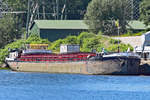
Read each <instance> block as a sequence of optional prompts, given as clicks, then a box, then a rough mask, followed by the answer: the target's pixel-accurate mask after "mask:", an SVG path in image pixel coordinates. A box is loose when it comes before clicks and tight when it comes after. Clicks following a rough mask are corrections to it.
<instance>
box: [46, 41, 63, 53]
mask: <svg viewBox="0 0 150 100" xmlns="http://www.w3.org/2000/svg"><path fill="white" fill-rule="evenodd" d="M63 43H64V40H62V39H59V40H56V41H54V42H53V43H52V45H51V46H50V47H49V48H48V49H50V50H53V51H55V52H58V51H59V50H60V48H59V47H60V45H61V44H63Z"/></svg>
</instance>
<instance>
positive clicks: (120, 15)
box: [84, 0, 130, 35]
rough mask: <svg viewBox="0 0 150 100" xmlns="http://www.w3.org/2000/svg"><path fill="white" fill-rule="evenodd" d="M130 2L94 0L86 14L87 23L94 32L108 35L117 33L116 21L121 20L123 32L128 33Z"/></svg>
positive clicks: (123, 0) (122, 0)
mask: <svg viewBox="0 0 150 100" xmlns="http://www.w3.org/2000/svg"><path fill="white" fill-rule="evenodd" d="M127 6H128V0H92V1H91V2H90V3H89V5H88V7H87V12H86V14H85V17H84V19H85V23H86V24H87V25H88V26H89V27H90V28H91V29H92V31H93V32H95V33H98V32H99V31H101V32H103V33H104V34H106V35H112V34H113V33H117V32H116V31H117V27H116V26H115V22H114V20H119V24H120V30H121V32H123V33H124V32H125V31H126V25H127V21H128V19H129V15H130V13H129V12H130V9H127Z"/></svg>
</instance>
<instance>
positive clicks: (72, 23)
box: [34, 20, 88, 29]
mask: <svg viewBox="0 0 150 100" xmlns="http://www.w3.org/2000/svg"><path fill="white" fill-rule="evenodd" d="M34 22H35V24H37V26H38V28H39V29H88V26H87V25H86V24H85V23H84V22H83V20H35V21H34Z"/></svg>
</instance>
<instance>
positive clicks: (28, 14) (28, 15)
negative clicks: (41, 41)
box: [26, 0, 31, 39]
mask: <svg viewBox="0 0 150 100" xmlns="http://www.w3.org/2000/svg"><path fill="white" fill-rule="evenodd" d="M30 2H31V1H30V0H28V13H27V22H26V39H27V38H28V36H29V17H30Z"/></svg>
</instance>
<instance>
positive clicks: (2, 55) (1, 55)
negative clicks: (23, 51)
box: [0, 34, 51, 63]
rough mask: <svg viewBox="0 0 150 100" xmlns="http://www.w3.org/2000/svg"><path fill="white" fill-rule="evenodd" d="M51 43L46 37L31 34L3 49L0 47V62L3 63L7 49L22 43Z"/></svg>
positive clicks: (17, 46)
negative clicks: (25, 38)
mask: <svg viewBox="0 0 150 100" xmlns="http://www.w3.org/2000/svg"><path fill="white" fill-rule="evenodd" d="M43 43H44V44H49V45H50V44H51V43H50V42H49V41H48V40H47V39H41V38H40V37H39V36H37V35H35V34H33V35H31V36H30V37H29V38H28V39H27V40H23V39H21V40H17V41H15V42H12V43H10V44H8V45H6V46H5V48H4V49H0V63H3V62H4V60H5V57H6V56H7V55H8V54H9V51H8V49H17V48H18V49H20V48H23V45H24V44H43Z"/></svg>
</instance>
